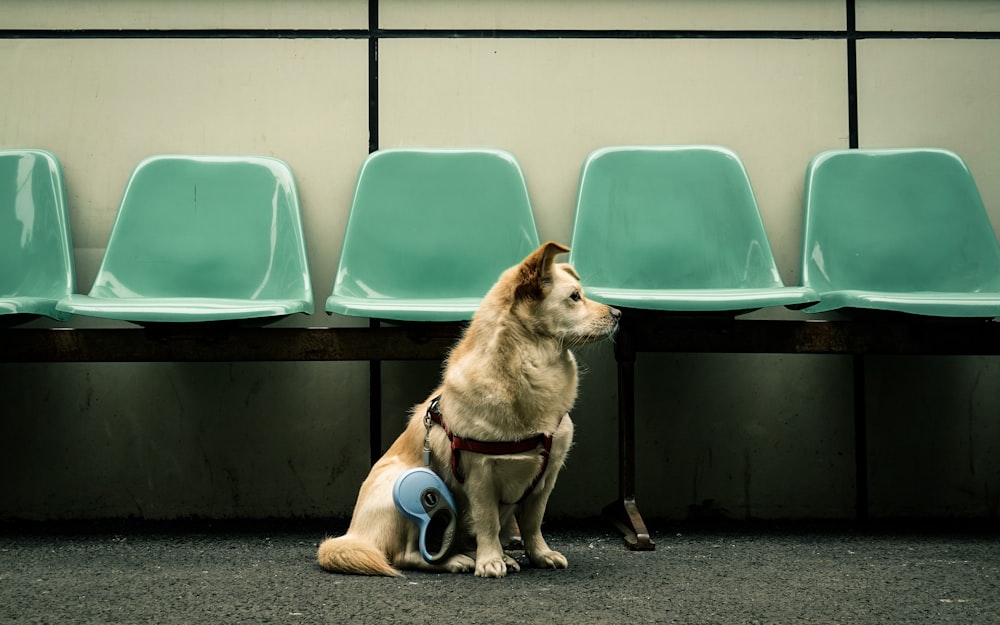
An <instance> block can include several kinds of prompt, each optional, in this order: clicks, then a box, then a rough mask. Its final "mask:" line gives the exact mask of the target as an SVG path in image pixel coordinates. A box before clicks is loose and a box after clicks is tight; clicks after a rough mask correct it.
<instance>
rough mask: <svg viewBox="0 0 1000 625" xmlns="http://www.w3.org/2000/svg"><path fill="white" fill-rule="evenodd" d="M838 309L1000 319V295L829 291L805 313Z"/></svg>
mask: <svg viewBox="0 0 1000 625" xmlns="http://www.w3.org/2000/svg"><path fill="white" fill-rule="evenodd" d="M838 308H866V309H873V310H888V311H893V312H904V313H910V314H914V315H931V316H935V317H998V316H1000V293H944V292H937V291H923V292H912V293H892V292H885V291H862V290H841V291H828V292H826V293H823V299H822V301H820V302H819V303H818V304H816V305H815V306H810V307H808V308H806V309H805V310H806V311H807V312H811V313H813V312H826V311H830V310H836V309H838Z"/></svg>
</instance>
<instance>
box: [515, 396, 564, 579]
mask: <svg viewBox="0 0 1000 625" xmlns="http://www.w3.org/2000/svg"><path fill="white" fill-rule="evenodd" d="M572 440H573V421H572V420H571V419H570V418H569V415H566V416H565V417H564V418H563V420H562V423H561V425H560V429H559V431H558V438H557V439H556V440H555V441H554V443H553V447H552V457H551V460H550V462H549V467H548V470H547V471H546V473H545V475H544V476H543V478H542V480H541V481H540V482H539V483H538V484H537V485H536V488H535V491H534V492H532V493H531V494H529V495H528V496H527V497H526V498H525V500H524V501H523V502H522V503H521V509H520V510H519V512H518V515H517V520H518V523H519V524H520V527H521V541H522V542H523V543H524V552H525V553H526V554H527V555H528V559H529V560H530V561H531V564H532V565H533V566H536V567H538V568H542V569H565V568H568V567H569V561H567V560H566V557H565V556H564V555H563V554H561V553H559V552H558V551H554V550H553V549H550V548H549V545H548V543H546V542H545V538H544V537H543V536H542V518H543V517H544V516H545V508H546V507H547V506H548V503H549V495H551V494H552V489H553V488H555V485H556V478H557V477H558V476H559V471H560V470H561V469H562V465H563V462H564V461H565V459H566V454H567V453H568V451H569V446H570V443H571V442H572Z"/></svg>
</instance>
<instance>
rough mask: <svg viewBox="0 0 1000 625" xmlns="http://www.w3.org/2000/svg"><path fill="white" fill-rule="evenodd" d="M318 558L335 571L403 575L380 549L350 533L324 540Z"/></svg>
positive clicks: (391, 575) (326, 566) (324, 565)
mask: <svg viewBox="0 0 1000 625" xmlns="http://www.w3.org/2000/svg"><path fill="white" fill-rule="evenodd" d="M316 559H317V560H318V561H319V565H320V566H321V567H323V568H324V569H326V570H327V571H331V572H333V573H350V574H353V575H385V576H388V577H400V576H402V573H400V572H399V571H398V570H396V569H395V568H393V566H392V565H391V564H389V559H388V558H387V557H386V555H385V554H384V553H383V552H382V551H381V550H380V549H378V548H377V547H376V546H375V545H373V544H371V543H370V542H368V541H367V540H365V539H363V538H359V537H357V536H351V535H350V534H347V535H344V536H340V537H338V538H327V539H326V540H324V541H323V542H322V543H320V545H319V553H318V554H317V558H316Z"/></svg>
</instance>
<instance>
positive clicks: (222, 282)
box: [58, 154, 313, 323]
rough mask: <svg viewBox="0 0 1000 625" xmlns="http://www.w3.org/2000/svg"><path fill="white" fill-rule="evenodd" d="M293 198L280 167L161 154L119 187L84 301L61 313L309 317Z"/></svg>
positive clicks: (139, 318) (176, 318)
mask: <svg viewBox="0 0 1000 625" xmlns="http://www.w3.org/2000/svg"><path fill="white" fill-rule="evenodd" d="M312 302H313V295H312V286H311V281H310V277H309V266H308V263H307V260H306V251H305V239H304V237H303V232H302V222H301V215H300V206H299V199H298V191H297V188H296V185H295V178H294V176H293V175H292V171H291V168H290V167H289V166H288V165H287V164H286V163H284V162H282V161H280V160H278V159H274V158H268V157H257V156H201V155H182V154H164V155H157V156H152V157H149V158H147V159H145V160H143V161H142V162H140V163H139V164H138V165H137V166H136V168H135V169H134V170H133V172H132V176H131V178H129V182H128V184H127V185H126V187H125V192H124V194H123V196H122V201H121V205H120V207H119V209H118V215H117V217H116V219H115V224H114V227H113V228H112V230H111V237H110V239H109V240H108V246H107V249H106V250H105V253H104V259H103V261H102V262H101V266H100V268H99V270H98V272H97V276H96V277H95V278H94V285H93V287H92V288H91V290H90V292H89V293H88V294H87V295H86V296H84V295H76V294H74V295H70V296H68V297H64V298H63V299H61V300H60V302H59V305H58V308H59V310H61V311H65V312H72V313H75V314H79V315H87V316H91V317H100V318H104V319H118V320H122V321H133V322H136V323H156V322H189V321H192V322H201V321H227V320H236V319H260V318H263V317H272V318H274V319H277V318H278V317H282V316H285V315H288V314H291V313H307V314H308V313H311V312H312V310H313V305H312Z"/></svg>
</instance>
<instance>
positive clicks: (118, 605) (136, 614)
mask: <svg viewBox="0 0 1000 625" xmlns="http://www.w3.org/2000/svg"><path fill="white" fill-rule="evenodd" d="M546 529H547V532H546V533H547V536H548V539H549V543H550V545H551V546H552V547H553V548H554V549H558V550H560V551H562V552H563V553H564V554H565V555H566V556H567V557H568V558H569V561H570V568H569V569H567V570H561V571H545V570H537V569H533V568H531V567H530V565H528V564H527V563H526V561H525V559H524V556H523V554H521V553H517V552H514V555H515V557H516V558H517V559H518V560H519V561H520V562H521V563H522V569H521V571H520V572H518V573H511V574H510V575H509V576H507V577H506V578H504V579H499V580H486V579H477V578H475V577H473V576H472V575H471V574H469V575H447V574H441V575H435V574H427V573H413V572H408V573H407V574H406V576H405V577H403V578H392V579H389V578H366V577H354V576H344V575H335V574H330V573H326V572H325V571H323V570H322V569H320V568H319V567H318V566H317V565H316V563H315V552H316V547H317V546H318V544H319V541H320V540H321V539H322V538H323V536H324V535H325V534H327V533H329V534H334V535H335V534H337V533H340V532H342V531H343V530H344V526H343V525H342V524H337V523H330V524H328V525H325V526H317V525H313V524H303V523H293V524H279V523H266V524H260V523H258V524H251V525H246V524H243V525H233V524H229V523H226V524H219V523H209V522H205V523H194V522H191V523H185V524H181V525H177V524H167V525H162V524H156V525H151V524H130V525H122V524H118V525H116V526H106V525H99V524H88V525H86V526H79V525H69V526H67V525H58V526H51V525H43V526H35V525H0V623H3V624H7V623H11V624H15V623H16V624H22V623H24V624H27V623H53V624H56V623H59V624H64V623H100V624H115V623H123V624H129V625H136V624H140V623H165V624H172V623H192V624H193V623H210V624H213V625H219V624H227V623H289V624H308V623H351V624H355V625H366V624H369V623H370V624H378V625H383V624H386V623H412V624H418V623H419V624H427V625H447V624H450V623H519V624H534V623H539V624H542V623H544V624H546V625H555V624H560V623H571V624H573V625H578V624H583V623H617V624H625V623H643V624H645V623H690V624H699V623H720V624H739V623H754V624H757V623H760V624H765V623H865V624H869V623H891V624H893V625H899V624H904V623H934V624H943V623H968V624H970V625H973V624H974V625H989V624H992V623H1000V530H998V529H997V528H995V527H994V528H992V529H985V530H984V529H982V528H979V529H976V530H956V529H954V528H952V529H948V530H934V529H928V528H922V529H920V530H914V529H907V530H905V531H900V530H898V529H897V530H887V529H879V530H877V531H874V530H863V529H859V528H858V527H855V526H850V525H847V526H841V527H839V528H837V527H834V528H829V527H827V528H821V529H817V528H803V527H798V526H792V527H790V528H761V527H746V526H731V527H723V528H719V527H715V528H706V527H690V526H685V527H681V526H677V525H666V524H664V525H662V526H661V527H659V528H657V527H655V526H653V527H652V528H651V529H653V530H654V539H655V540H656V542H657V545H656V550H655V551H651V552H629V551H628V550H627V549H626V548H625V546H624V542H623V541H622V540H621V538H620V537H619V536H618V534H617V533H615V531H614V530H613V529H610V527H609V526H605V525H603V524H602V523H600V522H579V521H577V522H559V523H551V524H549V525H547V526H546ZM657 530H658V531H657Z"/></svg>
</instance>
